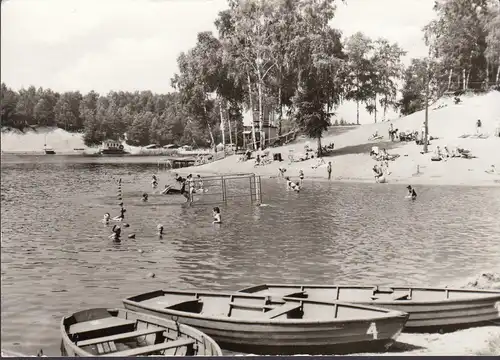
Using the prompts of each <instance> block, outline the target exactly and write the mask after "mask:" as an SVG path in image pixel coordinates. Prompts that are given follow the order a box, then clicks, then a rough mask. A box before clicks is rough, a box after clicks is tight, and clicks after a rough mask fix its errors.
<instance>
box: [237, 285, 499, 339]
mask: <svg viewBox="0 0 500 360" xmlns="http://www.w3.org/2000/svg"><path fill="white" fill-rule="evenodd" d="M268 286H270V287H271V288H268V289H267V290H264V287H268ZM274 286H275V285H272V284H267V285H258V286H254V287H250V288H245V289H242V290H240V292H244V293H248V294H275V295H279V296H285V297H286V295H288V294H292V293H294V292H295V293H296V294H298V292H300V291H302V290H303V291H305V292H306V293H307V297H305V298H307V299H312V300H320V301H335V300H337V298H338V300H340V301H348V302H350V303H354V304H362V305H370V306H377V307H382V308H386V309H391V310H396V311H403V312H406V313H408V314H409V315H410V316H409V319H408V321H407V323H406V325H405V328H404V330H403V331H404V332H441V333H443V332H450V331H456V330H459V329H466V328H471V327H478V326H484V325H492V324H494V323H495V322H500V291H483V290H466V289H446V288H443V289H438V288H413V294H415V295H416V294H417V292H418V291H420V293H419V295H418V296H419V297H420V298H419V299H413V300H412V299H410V300H393V301H390V300H389V301H388V300H384V299H377V300H371V301H363V300H362V299H343V298H342V289H346V290H347V289H353V290H356V291H360V290H373V289H374V288H375V287H373V286H366V287H361V286H360V287H349V286H342V285H339V286H320V285H304V286H302V285H284V286H282V285H276V286H275V287H274ZM273 287H274V291H273ZM337 288H340V289H341V290H340V291H339V294H337ZM391 289H392V290H394V291H395V292H396V293H397V292H398V291H399V293H401V294H403V293H404V292H405V291H408V290H409V288H408V287H405V288H403V287H396V288H391ZM446 291H448V293H450V294H453V293H456V294H460V296H457V298H451V299H446V298H445V297H444V294H446ZM439 292H441V293H442V294H443V300H439V299H436V295H437V294H438V293H439ZM426 294H427V295H428V298H429V299H430V300H426ZM467 294H470V295H471V297H467ZM474 294H478V295H477V296H472V295H474ZM481 295H482V296H481ZM299 296H300V295H299ZM414 297H415V296H414ZM460 297H462V298H460Z"/></svg>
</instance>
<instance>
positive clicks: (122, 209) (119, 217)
mask: <svg viewBox="0 0 500 360" xmlns="http://www.w3.org/2000/svg"><path fill="white" fill-rule="evenodd" d="M126 212H127V210H125V208H124V207H123V206H122V207H121V208H120V215H118V216H115V217H114V218H113V220H114V221H123V219H125V213H126Z"/></svg>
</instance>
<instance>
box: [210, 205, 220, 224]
mask: <svg viewBox="0 0 500 360" xmlns="http://www.w3.org/2000/svg"><path fill="white" fill-rule="evenodd" d="M212 216H213V217H214V221H213V222H212V223H213V224H222V220H221V217H220V209H219V207H218V206H216V207H214V209H213V211H212Z"/></svg>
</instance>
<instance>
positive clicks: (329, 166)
mask: <svg viewBox="0 0 500 360" xmlns="http://www.w3.org/2000/svg"><path fill="white" fill-rule="evenodd" d="M326 171H328V180H331V178H332V162H331V161H328V166H327V167H326Z"/></svg>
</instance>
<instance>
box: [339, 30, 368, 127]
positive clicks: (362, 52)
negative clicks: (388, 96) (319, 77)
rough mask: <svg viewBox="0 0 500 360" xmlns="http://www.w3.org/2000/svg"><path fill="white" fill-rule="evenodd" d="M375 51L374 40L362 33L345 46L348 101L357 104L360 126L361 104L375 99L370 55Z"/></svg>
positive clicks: (352, 37)
mask: <svg viewBox="0 0 500 360" xmlns="http://www.w3.org/2000/svg"><path fill="white" fill-rule="evenodd" d="M373 49H374V47H373V42H372V40H371V39H370V38H369V37H368V36H366V35H364V34H363V33H361V32H357V33H355V34H354V35H352V36H351V37H349V38H348V39H347V41H346V44H345V51H346V53H347V57H348V68H349V76H348V77H347V80H348V91H347V93H346V99H347V100H354V101H355V102H356V124H358V125H359V105H360V103H365V105H368V102H369V100H370V99H372V98H373V97H374V94H373V91H372V87H371V77H372V74H373V73H374V70H373V64H372V62H371V61H370V59H369V54H370V53H371V52H372V51H373Z"/></svg>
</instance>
